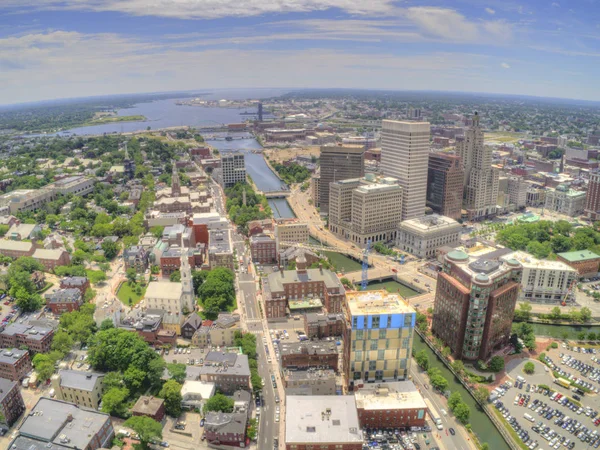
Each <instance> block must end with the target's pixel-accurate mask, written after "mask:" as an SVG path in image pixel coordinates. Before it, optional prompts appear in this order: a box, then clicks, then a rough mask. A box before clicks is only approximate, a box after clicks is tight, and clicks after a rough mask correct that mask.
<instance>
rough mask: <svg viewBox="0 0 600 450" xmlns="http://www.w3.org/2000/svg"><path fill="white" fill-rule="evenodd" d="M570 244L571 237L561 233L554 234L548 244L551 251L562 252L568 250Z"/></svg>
mask: <svg viewBox="0 0 600 450" xmlns="http://www.w3.org/2000/svg"><path fill="white" fill-rule="evenodd" d="M571 245H572V243H571V238H569V237H567V236H563V235H557V236H554V237H553V238H552V240H551V241H550V246H551V247H552V251H553V252H554V253H562V252H566V251H569V249H570V248H571Z"/></svg>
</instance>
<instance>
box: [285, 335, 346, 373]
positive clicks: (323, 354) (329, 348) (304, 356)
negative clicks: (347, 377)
mask: <svg viewBox="0 0 600 450" xmlns="http://www.w3.org/2000/svg"><path fill="white" fill-rule="evenodd" d="M279 352H280V354H281V367H283V368H284V369H296V370H306V369H310V368H319V369H323V368H327V369H331V370H334V371H336V372H337V371H338V360H339V354H338V350H337V345H335V342H333V341H301V342H285V341H281V342H280V343H279Z"/></svg>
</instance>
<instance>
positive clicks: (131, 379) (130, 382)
mask: <svg viewBox="0 0 600 450" xmlns="http://www.w3.org/2000/svg"><path fill="white" fill-rule="evenodd" d="M145 379H146V372H145V371H143V370H141V369H138V368H137V367H135V366H129V367H128V368H127V370H126V371H125V373H123V381H124V382H125V386H127V388H128V389H129V391H130V392H138V391H139V390H140V389H141V388H142V386H143V384H144V380H145Z"/></svg>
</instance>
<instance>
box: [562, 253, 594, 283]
mask: <svg viewBox="0 0 600 450" xmlns="http://www.w3.org/2000/svg"><path fill="white" fill-rule="evenodd" d="M556 256H558V260H559V261H562V262H564V263H565V264H568V265H569V266H571V267H572V268H573V269H575V270H576V271H577V274H578V275H579V278H583V277H595V276H597V275H598V267H599V266H600V256H599V255H597V254H596V253H594V252H592V251H590V250H577V251H574V252H565V253H558V254H557V255H556Z"/></svg>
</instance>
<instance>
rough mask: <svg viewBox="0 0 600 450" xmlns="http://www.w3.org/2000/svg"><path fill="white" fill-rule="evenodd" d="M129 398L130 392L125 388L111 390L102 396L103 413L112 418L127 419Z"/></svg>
mask: <svg viewBox="0 0 600 450" xmlns="http://www.w3.org/2000/svg"><path fill="white" fill-rule="evenodd" d="M127 397H129V390H128V389H127V388H125V387H123V388H115V387H113V388H111V389H109V390H108V391H106V392H105V393H104V395H103V396H102V412H105V413H107V414H110V415H111V416H117V417H126V416H127V413H128V411H127V410H128V408H127Z"/></svg>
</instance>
